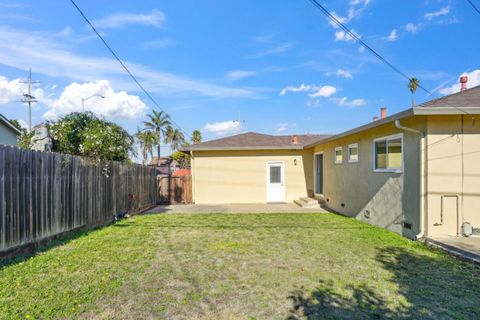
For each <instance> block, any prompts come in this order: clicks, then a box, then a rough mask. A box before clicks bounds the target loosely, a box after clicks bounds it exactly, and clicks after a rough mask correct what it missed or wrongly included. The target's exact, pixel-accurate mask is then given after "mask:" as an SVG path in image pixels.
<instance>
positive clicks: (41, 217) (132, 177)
mask: <svg viewBox="0 0 480 320" xmlns="http://www.w3.org/2000/svg"><path fill="white" fill-rule="evenodd" d="M157 199H158V196H157V180H156V172H155V169H154V168H149V167H146V166H141V165H127V164H121V163H118V162H113V161H109V162H102V163H100V164H97V163H94V162H93V161H92V160H89V159H82V158H80V157H75V156H70V155H63V154H57V153H50V152H37V151H31V150H24V149H18V148H14V147H7V146H0V253H1V252H2V251H6V250H9V249H12V248H15V247H17V246H21V245H24V244H30V243H36V242H37V241H40V240H42V239H45V238H49V237H51V236H54V235H57V234H60V233H64V232H67V231H70V230H74V229H78V228H93V227H95V226H98V225H102V224H105V223H107V222H109V221H112V219H113V216H115V215H118V214H121V213H126V212H128V211H131V210H135V209H139V208H143V207H147V206H149V205H154V204H156V202H157Z"/></svg>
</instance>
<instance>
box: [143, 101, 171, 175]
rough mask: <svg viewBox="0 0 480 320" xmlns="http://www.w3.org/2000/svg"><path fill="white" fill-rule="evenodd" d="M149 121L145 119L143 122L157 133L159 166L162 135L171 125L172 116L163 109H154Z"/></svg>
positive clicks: (158, 163)
mask: <svg viewBox="0 0 480 320" xmlns="http://www.w3.org/2000/svg"><path fill="white" fill-rule="evenodd" d="M147 117H148V118H149V120H148V121H144V122H143V124H144V125H145V127H146V128H147V129H150V130H152V131H154V132H155V133H156V138H157V141H156V145H157V156H158V161H157V166H160V142H161V139H162V135H165V131H166V129H167V127H169V126H170V125H171V122H170V116H169V115H168V114H166V113H165V112H163V111H156V110H152V113H151V114H148V115H147Z"/></svg>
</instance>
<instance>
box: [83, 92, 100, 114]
mask: <svg viewBox="0 0 480 320" xmlns="http://www.w3.org/2000/svg"><path fill="white" fill-rule="evenodd" d="M93 97H99V98H102V99H105V96H104V95H101V94H94V95H91V96H90V97H88V98H82V112H85V101H87V100H88V99H91V98H93Z"/></svg>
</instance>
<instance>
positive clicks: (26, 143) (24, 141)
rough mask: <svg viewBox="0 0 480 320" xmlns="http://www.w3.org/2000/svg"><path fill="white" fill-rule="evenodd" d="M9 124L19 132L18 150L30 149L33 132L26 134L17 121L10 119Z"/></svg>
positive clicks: (25, 130)
mask: <svg viewBox="0 0 480 320" xmlns="http://www.w3.org/2000/svg"><path fill="white" fill-rule="evenodd" d="M10 123H11V124H13V125H14V126H15V127H16V128H17V129H18V130H20V132H21V134H20V137H19V138H18V146H19V147H20V148H24V149H30V147H31V141H32V138H33V135H34V134H35V133H34V132H33V131H32V132H28V131H27V129H26V128H22V125H21V124H20V121H18V120H15V119H12V120H10Z"/></svg>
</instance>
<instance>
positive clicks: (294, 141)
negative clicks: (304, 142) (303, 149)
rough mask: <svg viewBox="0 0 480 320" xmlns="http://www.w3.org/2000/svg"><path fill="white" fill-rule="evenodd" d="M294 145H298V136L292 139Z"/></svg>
mask: <svg viewBox="0 0 480 320" xmlns="http://www.w3.org/2000/svg"><path fill="white" fill-rule="evenodd" d="M292 143H293V144H298V136H297V135H296V134H294V135H293V137H292Z"/></svg>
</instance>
